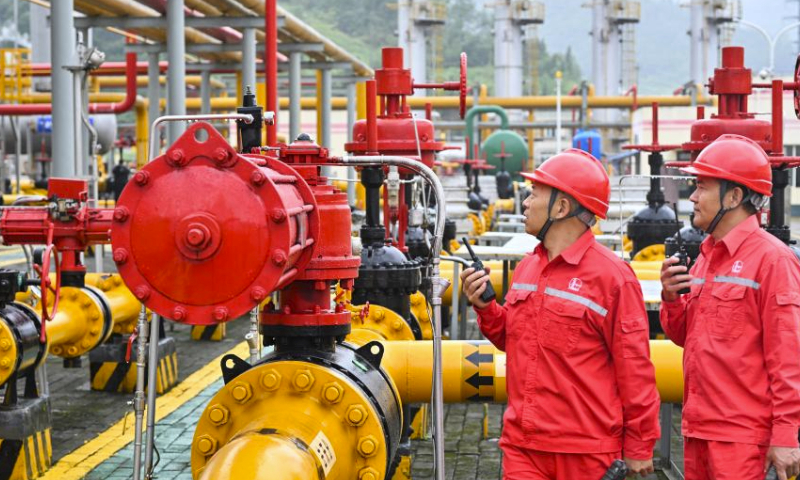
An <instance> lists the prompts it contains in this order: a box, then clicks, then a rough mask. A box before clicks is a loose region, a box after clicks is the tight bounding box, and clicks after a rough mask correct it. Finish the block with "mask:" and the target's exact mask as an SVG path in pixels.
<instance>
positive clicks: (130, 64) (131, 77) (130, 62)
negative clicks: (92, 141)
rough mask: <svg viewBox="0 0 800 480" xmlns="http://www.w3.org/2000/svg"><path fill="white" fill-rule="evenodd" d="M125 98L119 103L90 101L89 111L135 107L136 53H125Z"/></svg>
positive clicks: (115, 111)
mask: <svg viewBox="0 0 800 480" xmlns="http://www.w3.org/2000/svg"><path fill="white" fill-rule="evenodd" d="M125 64H126V65H127V68H126V69H125V80H126V82H125V98H124V99H123V100H122V101H121V102H119V103H90V104H89V113H122V112H127V111H128V110H130V109H131V108H133V104H134V103H136V54H135V53H133V52H128V53H126V54H125Z"/></svg>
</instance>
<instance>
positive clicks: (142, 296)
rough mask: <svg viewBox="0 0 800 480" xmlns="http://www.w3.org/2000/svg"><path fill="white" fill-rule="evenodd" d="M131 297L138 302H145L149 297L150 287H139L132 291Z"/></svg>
mask: <svg viewBox="0 0 800 480" xmlns="http://www.w3.org/2000/svg"><path fill="white" fill-rule="evenodd" d="M133 295H134V296H135V297H136V298H138V299H139V300H147V299H148V297H150V287H147V286H145V285H139V286H138V287H136V288H135V289H134V290H133Z"/></svg>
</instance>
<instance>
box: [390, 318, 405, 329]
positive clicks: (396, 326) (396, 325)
mask: <svg viewBox="0 0 800 480" xmlns="http://www.w3.org/2000/svg"><path fill="white" fill-rule="evenodd" d="M392 328H393V329H395V330H397V331H400V330H402V329H403V321H402V320H395V321H394V323H392Z"/></svg>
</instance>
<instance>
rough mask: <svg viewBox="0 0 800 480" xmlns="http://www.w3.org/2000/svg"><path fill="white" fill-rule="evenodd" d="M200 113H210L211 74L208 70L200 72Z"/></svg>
mask: <svg viewBox="0 0 800 480" xmlns="http://www.w3.org/2000/svg"><path fill="white" fill-rule="evenodd" d="M200 113H201V114H203V115H208V114H209V113H211V72H210V71H208V70H203V71H202V72H200Z"/></svg>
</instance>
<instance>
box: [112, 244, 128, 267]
mask: <svg viewBox="0 0 800 480" xmlns="http://www.w3.org/2000/svg"><path fill="white" fill-rule="evenodd" d="M127 261H128V251H127V250H125V249H124V248H118V249H116V250H114V262H115V263H125V262H127Z"/></svg>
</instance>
